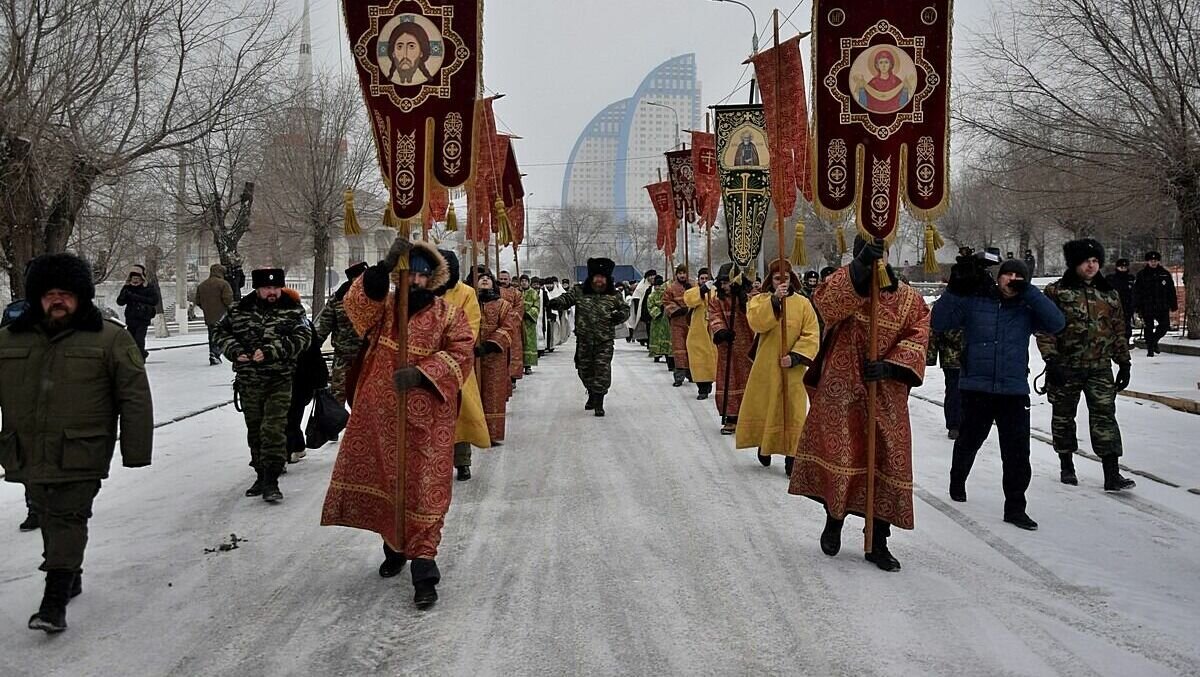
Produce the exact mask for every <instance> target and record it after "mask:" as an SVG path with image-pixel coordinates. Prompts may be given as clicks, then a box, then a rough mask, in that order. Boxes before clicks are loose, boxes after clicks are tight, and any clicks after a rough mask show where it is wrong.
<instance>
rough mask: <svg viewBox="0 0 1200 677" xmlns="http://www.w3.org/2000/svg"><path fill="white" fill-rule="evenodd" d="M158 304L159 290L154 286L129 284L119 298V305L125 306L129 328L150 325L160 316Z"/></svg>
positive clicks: (122, 290)
mask: <svg viewBox="0 0 1200 677" xmlns="http://www.w3.org/2000/svg"><path fill="white" fill-rule="evenodd" d="M158 302H159V294H158V288H157V287H155V286H154V285H142V286H140V287H135V286H133V285H131V284H127V285H125V286H124V287H121V293H120V294H119V295H118V296H117V305H118V306H125V324H126V325H129V326H141V325H144V324H150V322H152V321H153V320H154V316H155V315H157V314H158Z"/></svg>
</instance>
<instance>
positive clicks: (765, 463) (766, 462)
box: [758, 449, 771, 468]
mask: <svg viewBox="0 0 1200 677" xmlns="http://www.w3.org/2000/svg"><path fill="white" fill-rule="evenodd" d="M758 462H759V464H761V465H762V467H764V468H769V467H770V466H771V455H770V454H767V455H766V456H764V455H763V453H762V449H759V450H758Z"/></svg>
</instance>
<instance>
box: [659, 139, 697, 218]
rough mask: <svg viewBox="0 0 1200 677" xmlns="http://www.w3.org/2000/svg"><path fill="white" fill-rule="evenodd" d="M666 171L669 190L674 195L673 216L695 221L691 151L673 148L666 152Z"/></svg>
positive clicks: (694, 188) (694, 175)
mask: <svg viewBox="0 0 1200 677" xmlns="http://www.w3.org/2000/svg"><path fill="white" fill-rule="evenodd" d="M666 156H667V171H668V172H669V174H670V177H671V192H672V193H673V194H674V196H675V216H676V217H681V218H683V220H684V221H686V222H687V223H695V222H696V172H695V170H694V169H693V168H692V151H690V150H673V151H671V152H669V153H666Z"/></svg>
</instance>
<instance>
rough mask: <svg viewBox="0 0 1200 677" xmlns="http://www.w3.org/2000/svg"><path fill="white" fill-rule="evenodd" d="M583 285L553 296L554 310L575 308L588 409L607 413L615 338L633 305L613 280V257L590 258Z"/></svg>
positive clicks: (578, 357)
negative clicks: (606, 404)
mask: <svg viewBox="0 0 1200 677" xmlns="http://www.w3.org/2000/svg"><path fill="white" fill-rule="evenodd" d="M587 268H588V277H587V280H586V281H585V282H584V283H583V284H579V285H576V286H574V287H572V288H571V290H570V291H569V292H567V293H566V294H563V295H562V296H559V297H558V298H555V299H551V300H550V304H549V308H550V309H551V310H558V311H566V310H569V309H570V308H572V307H574V308H575V369H576V370H577V371H578V372H579V380H580V381H583V385H584V387H585V388H587V391H588V400H587V404H585V405H584V407H583V408H584V409H586V410H589V411H592V412H594V413H595V415H596V416H603V415H604V396H605V395H607V394H608V388H609V386H610V385H612V357H613V340H614V339H615V338H616V327H617V325H619V324H622V323H624V322H625V320H627V319H629V305H628V304H627V303H625V300H624V299H622V298H621V295H620V294H619V293H617V288H616V286H615V284H614V282H613V271H614V270H615V269H616V264H615V263H613V262H612V260H611V259H605V258H599V259H588V264H587Z"/></svg>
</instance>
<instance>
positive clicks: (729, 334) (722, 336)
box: [713, 329, 733, 343]
mask: <svg viewBox="0 0 1200 677" xmlns="http://www.w3.org/2000/svg"><path fill="white" fill-rule="evenodd" d="M713 343H733V330H732V329H721V330H718V331H717V333H715V334H713Z"/></svg>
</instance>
